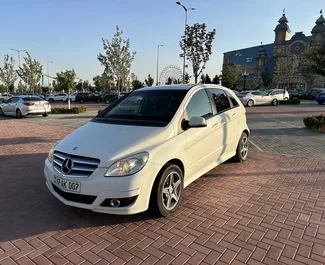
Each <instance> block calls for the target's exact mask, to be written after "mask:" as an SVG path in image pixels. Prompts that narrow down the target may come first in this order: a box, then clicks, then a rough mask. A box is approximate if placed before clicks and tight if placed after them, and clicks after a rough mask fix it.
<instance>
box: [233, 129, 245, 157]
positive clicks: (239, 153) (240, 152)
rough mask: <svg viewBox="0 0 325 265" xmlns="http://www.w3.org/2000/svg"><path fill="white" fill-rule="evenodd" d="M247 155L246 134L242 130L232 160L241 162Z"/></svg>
mask: <svg viewBox="0 0 325 265" xmlns="http://www.w3.org/2000/svg"><path fill="white" fill-rule="evenodd" d="M247 156H248V135H247V133H245V132H243V133H242V135H241V137H240V139H239V142H238V145H237V149H236V155H235V156H234V160H235V161H236V162H243V161H245V160H246V159H247Z"/></svg>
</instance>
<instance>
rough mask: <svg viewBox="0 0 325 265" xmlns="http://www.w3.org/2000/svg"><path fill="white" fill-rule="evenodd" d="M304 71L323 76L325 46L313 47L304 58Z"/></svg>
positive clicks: (324, 73)
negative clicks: (305, 58)
mask: <svg viewBox="0 0 325 265" xmlns="http://www.w3.org/2000/svg"><path fill="white" fill-rule="evenodd" d="M303 70H304V73H305V74H308V73H311V74H318V75H321V76H325V46H322V47H320V48H316V49H313V50H312V52H311V53H310V54H309V56H308V57H307V60H305V64H304V67H303Z"/></svg>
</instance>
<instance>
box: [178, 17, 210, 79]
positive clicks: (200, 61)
mask: <svg viewBox="0 0 325 265" xmlns="http://www.w3.org/2000/svg"><path fill="white" fill-rule="evenodd" d="M215 35H216V30H215V29H213V30H212V31H210V32H207V26H206V24H205V23H203V24H199V23H196V24H194V25H193V26H188V25H187V26H186V29H185V36H182V39H181V41H180V47H181V49H182V51H184V53H185V58H186V60H187V61H188V62H189V63H190V64H191V65H192V68H193V75H194V79H195V83H197V81H198V80H197V79H198V77H199V76H200V74H201V73H202V71H203V69H204V68H205V64H206V63H207V61H209V59H210V55H211V54H212V42H213V40H214V37H215ZM180 56H181V57H183V56H184V54H181V55H180Z"/></svg>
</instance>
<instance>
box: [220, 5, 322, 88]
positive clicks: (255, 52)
mask: <svg viewBox="0 0 325 265" xmlns="http://www.w3.org/2000/svg"><path fill="white" fill-rule="evenodd" d="M315 23H316V25H315V26H314V27H313V28H312V30H311V35H310V36H306V35H305V34H304V33H303V32H296V33H295V34H294V35H293V36H292V37H291V38H290V39H289V33H290V32H291V31H290V28H289V21H288V19H287V17H286V15H285V10H283V15H282V17H281V18H280V19H279V21H278V25H277V26H276V27H275V29H274V32H275V38H274V42H273V43H269V44H262V43H261V45H258V46H254V47H250V48H244V49H239V50H234V51H229V52H225V53H224V58H223V65H228V64H239V65H240V66H241V71H242V73H246V74H245V75H243V76H245V78H246V89H254V88H258V87H262V77H261V73H262V72H263V71H269V72H272V73H273V82H272V85H271V88H285V87H287V84H283V83H281V81H280V78H278V76H277V73H276V72H275V71H274V70H275V65H276V62H277V60H278V59H279V58H281V57H287V56H289V55H293V54H294V55H296V56H297V57H298V60H299V65H298V68H297V70H296V72H295V76H294V79H293V82H292V84H289V89H290V88H313V87H325V78H324V77H321V76H318V75H306V74H304V73H303V72H302V65H303V62H304V59H305V58H306V55H308V54H309V53H310V51H311V50H312V49H313V48H315V47H320V46H322V45H325V19H324V17H323V14H322V11H320V17H319V18H318V19H317V20H316V22H315ZM243 87H244V78H240V79H239V80H238V82H237V88H239V89H243Z"/></svg>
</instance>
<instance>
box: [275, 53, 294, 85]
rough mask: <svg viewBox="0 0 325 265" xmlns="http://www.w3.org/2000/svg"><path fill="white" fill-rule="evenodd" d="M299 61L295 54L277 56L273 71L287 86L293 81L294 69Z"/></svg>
mask: <svg viewBox="0 0 325 265" xmlns="http://www.w3.org/2000/svg"><path fill="white" fill-rule="evenodd" d="M298 64H299V61H298V57H297V56H296V55H290V56H286V57H281V58H278V59H277V61H276V63H275V72H276V74H277V76H278V81H280V82H281V83H282V84H285V85H286V89H287V88H289V84H290V83H292V82H293V78H294V75H295V71H296V69H297V67H298Z"/></svg>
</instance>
